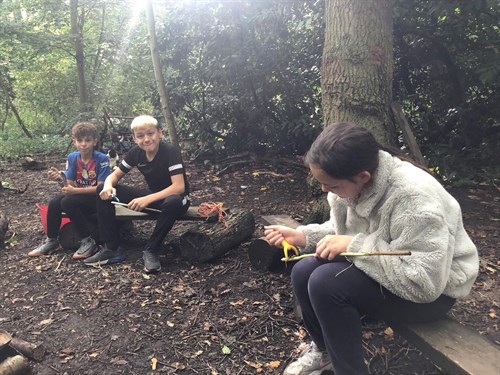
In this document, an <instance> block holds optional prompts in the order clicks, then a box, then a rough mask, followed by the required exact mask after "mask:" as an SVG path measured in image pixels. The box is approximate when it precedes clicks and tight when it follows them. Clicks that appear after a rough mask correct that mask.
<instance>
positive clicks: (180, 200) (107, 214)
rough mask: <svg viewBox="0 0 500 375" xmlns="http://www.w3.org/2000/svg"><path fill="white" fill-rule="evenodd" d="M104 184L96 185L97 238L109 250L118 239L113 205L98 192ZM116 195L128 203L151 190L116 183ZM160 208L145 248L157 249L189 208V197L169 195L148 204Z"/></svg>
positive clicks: (115, 245)
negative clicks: (100, 196)
mask: <svg viewBox="0 0 500 375" xmlns="http://www.w3.org/2000/svg"><path fill="white" fill-rule="evenodd" d="M103 187H104V185H100V186H98V187H97V198H96V199H97V214H98V221H99V238H100V240H101V241H102V242H104V243H106V246H107V247H108V248H109V249H111V250H116V249H117V248H118V245H119V241H120V234H119V231H118V226H117V221H116V215H115V207H114V205H113V204H112V203H111V201H110V200H106V201H104V200H102V199H101V198H99V193H100V192H101V191H102V189H103ZM115 188H116V195H117V196H118V198H119V199H120V202H121V203H129V202H130V201H131V200H132V199H135V198H139V197H144V196H146V195H149V194H152V193H153V192H152V191H151V190H148V189H138V188H134V187H131V186H126V185H116V186H115ZM149 207H150V208H156V209H159V210H161V213H160V214H158V218H157V220H156V225H155V228H154V230H153V234H151V237H150V238H149V240H148V241H147V243H146V246H145V247H146V248H148V249H150V250H152V251H158V250H160V248H161V244H162V242H163V240H164V239H165V237H166V235H167V234H168V232H169V231H170V229H172V227H173V226H174V224H175V221H176V220H177V219H178V218H179V217H181V216H182V215H184V214H185V213H186V211H187V209H188V208H189V199H188V198H187V197H184V196H181V195H171V196H169V197H167V198H165V199H164V200H162V201H157V202H154V203H153V204H152V205H150V206H149Z"/></svg>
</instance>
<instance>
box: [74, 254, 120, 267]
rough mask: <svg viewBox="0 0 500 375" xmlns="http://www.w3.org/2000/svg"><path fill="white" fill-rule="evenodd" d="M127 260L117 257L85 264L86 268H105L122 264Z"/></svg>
mask: <svg viewBox="0 0 500 375" xmlns="http://www.w3.org/2000/svg"><path fill="white" fill-rule="evenodd" d="M124 260H125V257H124V256H123V255H117V256H115V257H112V258H109V259H103V260H97V261H95V262H85V261H84V262H83V264H85V265H86V266H104V265H107V264H116V263H121V262H123V261H124Z"/></svg>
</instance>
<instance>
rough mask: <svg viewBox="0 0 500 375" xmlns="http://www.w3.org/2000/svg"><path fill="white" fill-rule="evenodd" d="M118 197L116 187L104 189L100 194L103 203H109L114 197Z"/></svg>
mask: <svg viewBox="0 0 500 375" xmlns="http://www.w3.org/2000/svg"><path fill="white" fill-rule="evenodd" d="M114 195H116V189H115V188H114V187H108V188H107V187H106V186H105V187H104V188H103V189H102V191H101V192H100V193H99V198H101V199H102V200H103V201H109V200H111V199H113V196H114Z"/></svg>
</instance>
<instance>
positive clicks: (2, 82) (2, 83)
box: [0, 72, 33, 138]
mask: <svg viewBox="0 0 500 375" xmlns="http://www.w3.org/2000/svg"><path fill="white" fill-rule="evenodd" d="M0 88H1V89H2V91H3V93H4V96H5V100H6V108H7V109H9V108H10V110H11V111H12V113H13V114H14V116H15V117H16V120H17V122H18V123H19V126H21V129H22V131H23V132H24V134H25V135H26V137H28V138H33V136H32V135H31V133H30V131H29V130H28V128H27V127H26V125H25V124H24V122H23V120H22V118H21V116H20V115H19V112H18V111H17V108H16V106H15V105H14V103H13V102H12V99H11V92H10V89H9V84H8V82H7V79H5V78H4V77H3V76H2V74H1V72H0ZM2 127H3V125H2Z"/></svg>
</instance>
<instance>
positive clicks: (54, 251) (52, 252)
mask: <svg viewBox="0 0 500 375" xmlns="http://www.w3.org/2000/svg"><path fill="white" fill-rule="evenodd" d="M59 250H61V246H60V245H59V246H57V247H56V248H55V249H54V250H50V251H47V252H46V253H33V252H32V251H30V252H29V253H28V254H27V255H28V256H29V257H32V258H35V257H43V256H46V255H52V254H54V253H56V252H58V251H59Z"/></svg>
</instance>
